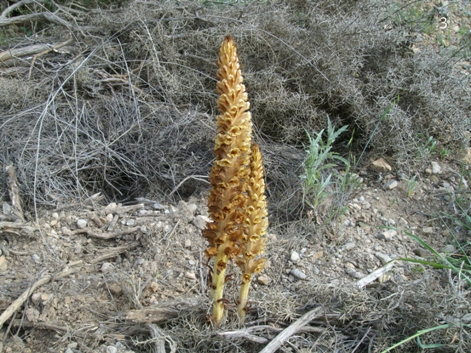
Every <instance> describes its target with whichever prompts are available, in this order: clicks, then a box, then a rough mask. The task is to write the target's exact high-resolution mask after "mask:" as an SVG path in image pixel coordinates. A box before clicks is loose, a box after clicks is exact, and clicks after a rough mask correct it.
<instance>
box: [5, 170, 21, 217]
mask: <svg viewBox="0 0 471 353" xmlns="http://www.w3.org/2000/svg"><path fill="white" fill-rule="evenodd" d="M5 173H6V175H7V185H8V194H9V195H10V201H11V208H12V213H13V215H14V216H15V217H16V218H17V219H19V220H20V221H22V222H24V221H25V218H24V215H23V209H22V208H21V199H20V189H19V188H18V180H17V178H16V172H15V168H14V167H13V166H12V165H7V166H6V167H5Z"/></svg>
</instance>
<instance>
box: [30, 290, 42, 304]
mask: <svg viewBox="0 0 471 353" xmlns="http://www.w3.org/2000/svg"><path fill="white" fill-rule="evenodd" d="M41 295H42V293H34V294H33V295H32V296H31V300H32V301H33V303H34V304H39V303H40V302H41Z"/></svg>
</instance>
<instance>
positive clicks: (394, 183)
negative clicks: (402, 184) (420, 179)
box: [384, 179, 399, 190]
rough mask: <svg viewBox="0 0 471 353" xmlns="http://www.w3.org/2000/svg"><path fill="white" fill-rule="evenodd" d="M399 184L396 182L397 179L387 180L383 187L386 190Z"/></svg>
mask: <svg viewBox="0 0 471 353" xmlns="http://www.w3.org/2000/svg"><path fill="white" fill-rule="evenodd" d="M398 185H399V183H398V182H397V180H394V179H392V180H389V181H388V182H387V183H385V184H384V188H385V189H386V190H392V189H394V188H396V187H397V186H398Z"/></svg>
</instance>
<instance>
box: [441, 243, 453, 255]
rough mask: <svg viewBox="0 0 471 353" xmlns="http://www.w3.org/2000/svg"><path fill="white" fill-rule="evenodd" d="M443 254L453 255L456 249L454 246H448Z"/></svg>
mask: <svg viewBox="0 0 471 353" xmlns="http://www.w3.org/2000/svg"><path fill="white" fill-rule="evenodd" d="M443 252H444V253H447V254H453V253H455V252H456V248H455V247H454V246H453V245H451V244H448V245H446V246H445V247H444V248H443Z"/></svg>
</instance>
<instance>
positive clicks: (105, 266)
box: [101, 262, 113, 273]
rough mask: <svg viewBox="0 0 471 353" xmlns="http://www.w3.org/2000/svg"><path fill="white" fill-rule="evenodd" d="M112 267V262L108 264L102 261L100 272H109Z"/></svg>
mask: <svg viewBox="0 0 471 353" xmlns="http://www.w3.org/2000/svg"><path fill="white" fill-rule="evenodd" d="M112 268H113V265H112V264H110V263H109V262H105V263H103V265H101V272H103V273H107V272H110V271H111V269H112Z"/></svg>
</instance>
